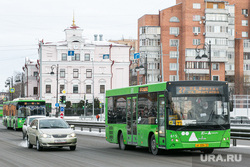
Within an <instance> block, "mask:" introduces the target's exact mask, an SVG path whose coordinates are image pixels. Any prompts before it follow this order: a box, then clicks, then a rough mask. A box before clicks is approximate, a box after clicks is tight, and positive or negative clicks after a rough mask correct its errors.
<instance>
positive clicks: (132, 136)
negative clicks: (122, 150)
mask: <svg viewBox="0 0 250 167" xmlns="http://www.w3.org/2000/svg"><path fill="white" fill-rule="evenodd" d="M136 100H137V98H136V97H132V98H131V97H128V98H127V136H128V139H127V140H128V144H132V145H137V121H136V120H137V119H136V108H137V107H136V105H137V103H136Z"/></svg>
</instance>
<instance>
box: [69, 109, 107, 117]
mask: <svg viewBox="0 0 250 167" xmlns="http://www.w3.org/2000/svg"><path fill="white" fill-rule="evenodd" d="M84 111H85V112H86V114H85V116H92V115H93V110H92V108H86V109H85V110H84V109H82V108H65V109H64V116H81V115H84ZM101 112H102V113H103V110H101V109H100V108H95V110H94V115H97V114H102V113H101Z"/></svg>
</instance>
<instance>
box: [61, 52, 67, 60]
mask: <svg viewBox="0 0 250 167" xmlns="http://www.w3.org/2000/svg"><path fill="white" fill-rule="evenodd" d="M62 61H67V54H66V53H62Z"/></svg>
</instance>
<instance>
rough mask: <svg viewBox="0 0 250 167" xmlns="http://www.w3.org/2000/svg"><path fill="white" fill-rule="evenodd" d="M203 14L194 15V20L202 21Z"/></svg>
mask: <svg viewBox="0 0 250 167" xmlns="http://www.w3.org/2000/svg"><path fill="white" fill-rule="evenodd" d="M200 20H201V16H200V15H193V21H200Z"/></svg>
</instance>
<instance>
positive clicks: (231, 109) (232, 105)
mask: <svg viewBox="0 0 250 167" xmlns="http://www.w3.org/2000/svg"><path fill="white" fill-rule="evenodd" d="M229 108H230V112H233V110H234V103H233V101H232V100H231V101H229Z"/></svg>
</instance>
